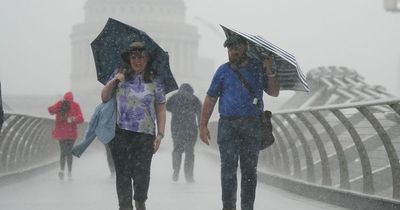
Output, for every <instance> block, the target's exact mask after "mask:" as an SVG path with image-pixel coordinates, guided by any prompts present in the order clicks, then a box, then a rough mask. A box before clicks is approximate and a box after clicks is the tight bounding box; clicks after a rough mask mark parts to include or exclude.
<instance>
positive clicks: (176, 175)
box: [172, 172, 179, 182]
mask: <svg viewBox="0 0 400 210" xmlns="http://www.w3.org/2000/svg"><path fill="white" fill-rule="evenodd" d="M178 179H179V173H177V172H174V173H173V174H172V181H174V182H176V181H178Z"/></svg>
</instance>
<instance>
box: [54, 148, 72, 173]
mask: <svg viewBox="0 0 400 210" xmlns="http://www.w3.org/2000/svg"><path fill="white" fill-rule="evenodd" d="M58 143H59V145H60V169H61V170H64V168H65V162H67V163H68V172H69V173H71V171H72V153H71V151H72V147H73V146H74V143H75V141H74V140H59V141H58Z"/></svg>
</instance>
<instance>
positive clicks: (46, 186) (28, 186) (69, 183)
mask: <svg viewBox="0 0 400 210" xmlns="http://www.w3.org/2000/svg"><path fill="white" fill-rule="evenodd" d="M204 147H205V146H202V145H198V148H197V156H196V165H195V179H196V182H195V183H193V184H187V183H186V182H185V180H184V179H183V176H182V175H181V177H180V178H181V179H180V180H179V181H178V182H172V181H171V173H172V171H171V170H172V169H171V155H170V151H171V148H170V146H169V145H168V144H166V145H163V146H162V149H161V150H160V151H159V152H158V153H157V154H156V155H155V156H154V159H153V165H152V179H151V183H150V192H149V200H148V201H147V209H148V210H220V209H221V201H220V197H221V196H220V194H221V192H220V184H219V178H220V176H219V162H218V159H216V158H215V156H213V155H210V154H209V153H206V152H202V150H203V148H204ZM74 161H75V162H74V164H75V165H74V171H73V178H72V179H71V180H68V179H66V180H65V181H60V180H59V179H58V177H57V168H56V167H54V168H53V169H51V170H47V171H44V172H43V173H42V174H40V175H38V176H35V177H32V178H28V179H26V180H24V181H21V182H18V183H13V184H7V185H5V186H1V187H0V209H2V210H116V209H118V208H117V197H116V193H115V186H114V185H115V181H114V179H115V178H114V177H110V172H109V170H108V168H107V165H106V157H105V152H102V151H100V152H97V151H95V150H90V151H88V153H86V154H84V155H83V156H82V157H81V158H80V159H74ZM238 206H240V205H239V204H238ZM280 209H282V210H286V209H296V210H301V209H304V210H319V209H329V210H333V209H343V208H339V207H336V206H332V205H329V204H325V203H321V202H318V201H314V200H310V199H308V198H303V197H301V196H298V195H295V194H290V193H288V192H286V191H283V190H280V189H277V188H274V187H270V186H268V185H264V184H261V183H259V185H258V188H257V198H256V204H255V210H280Z"/></svg>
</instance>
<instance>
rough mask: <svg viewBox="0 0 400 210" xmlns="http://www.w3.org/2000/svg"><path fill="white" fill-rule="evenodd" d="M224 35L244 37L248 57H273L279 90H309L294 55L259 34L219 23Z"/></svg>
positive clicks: (261, 58) (261, 59)
mask: <svg viewBox="0 0 400 210" xmlns="http://www.w3.org/2000/svg"><path fill="white" fill-rule="evenodd" d="M221 27H222V29H223V30H224V33H225V36H226V37H227V38H228V37H230V36H241V37H243V38H245V39H246V40H247V42H248V45H249V51H248V54H249V56H250V57H252V58H255V59H258V60H260V61H263V60H264V58H265V56H266V55H268V56H271V57H272V58H273V59H274V64H273V65H274V69H276V70H277V74H278V79H279V82H280V89H281V90H298V91H307V92H308V91H309V90H310V89H309V87H308V84H307V82H306V79H305V76H304V74H303V73H302V72H301V69H300V66H299V65H298V64H297V61H296V58H295V57H294V55H292V54H290V53H288V52H286V51H285V50H283V49H281V48H279V47H277V46H276V45H274V44H272V43H270V42H268V41H267V40H265V39H263V38H262V37H260V36H255V35H251V34H248V33H243V32H240V31H237V30H235V29H230V28H227V27H225V26H223V25H221Z"/></svg>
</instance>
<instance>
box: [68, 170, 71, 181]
mask: <svg viewBox="0 0 400 210" xmlns="http://www.w3.org/2000/svg"><path fill="white" fill-rule="evenodd" d="M68 179H69V180H71V179H72V174H71V172H68Z"/></svg>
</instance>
